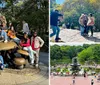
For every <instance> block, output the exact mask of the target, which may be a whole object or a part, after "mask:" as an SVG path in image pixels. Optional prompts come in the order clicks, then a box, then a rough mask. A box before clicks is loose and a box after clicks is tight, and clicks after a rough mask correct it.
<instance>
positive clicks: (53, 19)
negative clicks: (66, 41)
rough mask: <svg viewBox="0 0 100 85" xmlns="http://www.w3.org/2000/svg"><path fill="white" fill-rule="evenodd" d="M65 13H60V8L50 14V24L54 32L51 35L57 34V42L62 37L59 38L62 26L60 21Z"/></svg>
mask: <svg viewBox="0 0 100 85" xmlns="http://www.w3.org/2000/svg"><path fill="white" fill-rule="evenodd" d="M62 18H63V15H62V14H60V13H59V11H58V10H55V11H54V12H52V13H51V15H50V25H51V28H52V31H53V33H51V34H50V37H53V36H54V35H56V38H55V42H58V41H59V40H60V39H61V38H59V33H60V28H59V27H58V21H61V20H62Z"/></svg>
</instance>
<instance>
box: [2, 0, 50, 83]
mask: <svg viewBox="0 0 100 85" xmlns="http://www.w3.org/2000/svg"><path fill="white" fill-rule="evenodd" d="M0 85H49V0H0Z"/></svg>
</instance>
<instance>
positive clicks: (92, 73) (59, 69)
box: [50, 44, 100, 85]
mask: <svg viewBox="0 0 100 85" xmlns="http://www.w3.org/2000/svg"><path fill="white" fill-rule="evenodd" d="M50 59H51V60H50V85H100V44H82V45H80V44H79V45H78V44H77V45H72V44H71V45H67V44H66V45H65V44H62V45H61V44H60V45H57V44H54V45H51V46H50Z"/></svg>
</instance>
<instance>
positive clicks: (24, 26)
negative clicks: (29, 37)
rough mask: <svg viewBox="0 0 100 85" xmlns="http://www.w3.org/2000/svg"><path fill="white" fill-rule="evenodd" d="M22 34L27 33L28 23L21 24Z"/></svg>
mask: <svg viewBox="0 0 100 85" xmlns="http://www.w3.org/2000/svg"><path fill="white" fill-rule="evenodd" d="M23 32H25V33H27V32H28V33H29V27H28V23H24V24H23Z"/></svg>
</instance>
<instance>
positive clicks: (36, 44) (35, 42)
mask: <svg viewBox="0 0 100 85" xmlns="http://www.w3.org/2000/svg"><path fill="white" fill-rule="evenodd" d="M43 45H44V41H43V39H42V38H41V37H39V36H38V35H37V32H36V31H35V32H34V33H33V36H32V37H31V46H32V49H33V50H34V51H36V55H37V56H36V59H35V66H36V67H38V63H39V52H40V48H41V47H42V46H43Z"/></svg>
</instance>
